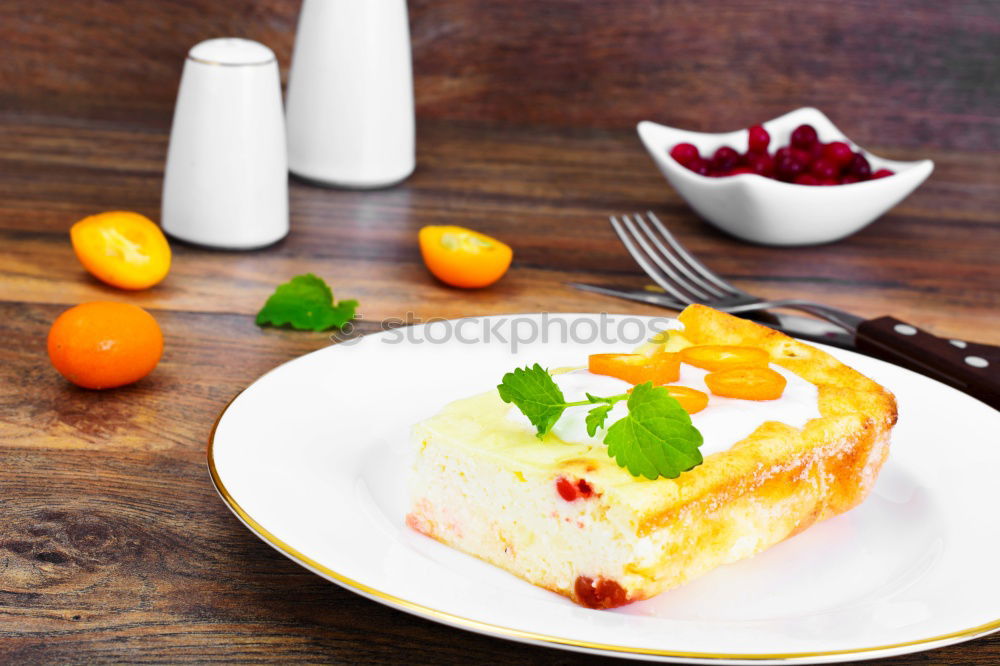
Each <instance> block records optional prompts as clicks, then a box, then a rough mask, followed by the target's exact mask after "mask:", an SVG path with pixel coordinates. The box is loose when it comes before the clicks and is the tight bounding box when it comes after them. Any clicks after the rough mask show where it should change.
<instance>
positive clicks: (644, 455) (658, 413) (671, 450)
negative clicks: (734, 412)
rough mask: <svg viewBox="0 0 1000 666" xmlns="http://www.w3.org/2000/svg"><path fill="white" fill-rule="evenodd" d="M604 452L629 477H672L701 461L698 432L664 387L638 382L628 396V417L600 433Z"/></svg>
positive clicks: (700, 438) (700, 439) (688, 416)
mask: <svg viewBox="0 0 1000 666" xmlns="http://www.w3.org/2000/svg"><path fill="white" fill-rule="evenodd" d="M604 443H605V444H607V446H608V455H609V456H611V457H612V458H614V459H615V462H617V463H618V465H619V466H620V467H624V468H625V469H627V470H628V471H629V473H630V474H631V475H632V476H644V477H646V478H647V479H656V478H658V477H660V476H663V477H666V478H668V479H674V478H677V477H678V476H680V473H681V472H686V471H688V470H689V469H692V468H694V467H697V466H698V465H700V464H701V463H702V456H701V451H699V450H698V447H700V446H701V444H702V437H701V433H700V432H698V429H697V428H695V427H694V426H693V425H691V417H690V415H688V413H687V412H686V411H684V408H683V407H681V406H680V403H678V402H677V400H675V399H674V398H672V397H671V396H670V393H668V392H667V389H665V388H662V387H659V386H657V387H654V386H653V384H652V383H651V382H646V383H645V384H639V385H638V386H636V387H635V388H634V389H632V393H631V395H630V396H629V398H628V416H626V417H624V418H622V419H620V420H618V421H616V422H615V423H613V424H612V425H611V427H610V428H608V432H607V434H606V435H605V436H604Z"/></svg>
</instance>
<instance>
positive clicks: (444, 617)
mask: <svg viewBox="0 0 1000 666" xmlns="http://www.w3.org/2000/svg"><path fill="white" fill-rule="evenodd" d="M258 380H259V378H258ZM241 393H243V391H240V392H239V393H237V394H236V395H235V396H233V398H232V400H230V401H229V402H228V403H227V404H226V406H225V407H223V408H222V411H221V412H219V416H218V417H217V418H216V419H215V423H213V424H212V430H211V431H210V432H209V434H208V448H207V454H208V470H209V473H210V474H211V475H212V482H213V483H214V484H215V489H216V490H217V491H218V493H219V495H220V496H221V497H222V500H223V501H224V502H225V503H226V505H227V506H228V507H229V510H230V511H232V512H233V513H234V514H236V517H237V518H239V519H240V521H242V522H243V524H244V525H246V526H247V527H248V528H250V531H252V532H253V533H254V534H256V535H257V536H258V537H259V538H260V539H262V540H264V542H266V543H267V544H268V545H270V546H271V547H272V548H274V549H275V550H277V551H278V552H280V553H281V554H283V555H284V556H285V557H287V558H288V559H290V560H292V561H293V562H296V563H297V564H299V565H301V566H304V567H306V568H307V569H311V570H312V571H314V572H316V573H320V574H322V575H323V576H324V577H325V578H328V579H329V580H332V581H333V582H335V583H337V584H339V585H341V586H342V587H345V588H347V589H348V590H351V591H352V592H357V593H360V594H362V595H363V596H366V597H369V598H371V599H373V600H376V601H380V602H382V603H385V604H386V605H388V606H392V607H394V608H397V609H399V610H403V611H406V612H408V613H412V614H413V615H417V616H419V617H423V618H426V619H428V620H433V621H435V622H441V623H443V624H447V625H451V626H454V627H459V628H462V629H468V630H470V631H474V632H477V633H481V634H486V635H489V636H495V637H497V638H509V639H513V640H517V641H521V642H527V643H535V644H540V645H545V644H549V645H550V646H552V647H560V646H565V647H572V648H577V649H581V650H593V651H603V652H612V653H613V652H617V653H621V654H626V655H627V654H639V655H649V656H655V657H674V658H678V659H703V660H715V659H732V660H744V661H765V660H785V661H795V660H807V659H812V658H815V657H837V656H844V655H853V654H856V655H858V656H874V655H872V654H871V653H872V652H884V651H891V650H898V649H900V648H908V647H916V646H920V645H930V644H931V643H942V644H941V645H939V646H936V647H944V646H945V645H950V644H954V643H959V642H962V641H964V640H971V639H973V638H979V637H981V636H985V635H986V634H989V633H992V632H994V631H996V630H997V629H1000V619H997V620H993V621H992V622H987V623H986V624H981V625H979V626H977V627H972V628H969V629H962V630H960V631H953V632H951V633H947V634H941V635H940V636H932V637H930V638H921V639H918V640H915V641H906V642H903V643H891V644H889V645H878V646H874V647H862V648H850V649H846V650H828V651H820V652H779V653H775V654H761V653H751V654H739V653H718V654H717V653H713V652H682V651H676V650H657V649H651V648H637V647H630V646H628V645H611V644H607V643H592V642H590V641H578V640H573V639H570V638H560V637H559V636H549V635H548V634H540V633H536V632H533V631H523V630H521V629H511V628H510V627H502V626H500V625H496V624H490V623H488V622H480V621H478V620H472V619H469V618H467V617H462V616H460V615H453V614H452V613H448V612H446V611H441V610H438V609H436V608H431V607H430V606H424V605H423V604H418V603H414V602H412V601H407V600H406V599H403V598H400V597H397V596H394V595H392V594H388V593H387V592H383V591H381V590H378V589H376V588H374V587H371V586H370V585H366V584H365V583H362V582H360V581H356V580H354V579H352V578H348V577H347V576H345V575H343V574H340V573H337V572H336V571H334V570H333V569H330V568H329V567H327V566H324V565H323V564H320V563H319V562H317V561H316V560H314V559H312V558H310V557H308V556H306V555H303V554H302V553H300V552H299V551H298V550H296V549H295V548H293V547H292V546H290V545H288V544H287V543H285V542H284V541H282V540H281V539H279V538H278V537H276V536H275V535H274V534H272V533H271V532H270V531H268V529H267V528H265V527H264V526H263V525H261V524H260V523H259V522H257V521H256V520H254V518H253V517H252V516H251V515H250V514H249V513H247V511H246V510H245V509H244V508H243V507H242V506H240V504H239V502H237V501H236V498H234V497H233V496H232V495H231V494H230V493H229V491H228V490H227V489H226V485H225V484H224V483H223V482H222V478H221V477H220V476H219V471H218V470H217V469H216V467H215V458H214V457H213V455H212V448H213V446H214V444H215V431H216V430H217V429H218V427H219V423H220V422H221V421H222V417H223V416H225V414H226V412H227V411H228V410H229V407H230V406H232V404H233V403H234V402H236V399H237V398H239V397H240V394H241ZM917 651H918V650H911V652H917ZM884 656H891V655H884Z"/></svg>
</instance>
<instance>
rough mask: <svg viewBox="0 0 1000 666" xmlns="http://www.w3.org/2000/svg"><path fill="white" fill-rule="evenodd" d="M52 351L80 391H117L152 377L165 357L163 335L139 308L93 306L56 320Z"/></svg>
mask: <svg viewBox="0 0 1000 666" xmlns="http://www.w3.org/2000/svg"><path fill="white" fill-rule="evenodd" d="M48 351H49V358H50V359H51V360H52V365H53V366H55V368H56V370H58V371H59V373H60V374H61V375H62V376H63V377H65V378H66V379H68V380H69V381H71V382H73V383H74V384H76V385H77V386H82V387H83V388H89V389H107V388H114V387H116V386H123V385H125V384H131V383H132V382H134V381H138V380H139V379H142V378H143V377H145V376H146V375H148V374H149V373H150V372H152V371H153V368H155V367H156V364H157V363H158V362H159V361H160V356H161V355H162V354H163V334H162V333H161V332H160V326H159V325H158V324H157V323H156V320H155V319H153V316H152V315H151V314H149V313H148V312H146V311H145V310H143V309H142V308H140V307H139V306H137V305H131V304H128V303H111V302H107V301H95V302H93V303H83V304H81V305H77V306H76V307H72V308H70V309H69V310H66V311H65V312H63V313H62V314H61V315H59V317H57V318H56V320H55V322H53V324H52V328H51V329H49V337H48Z"/></svg>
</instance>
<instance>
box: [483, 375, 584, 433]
mask: <svg viewBox="0 0 1000 666" xmlns="http://www.w3.org/2000/svg"><path fill="white" fill-rule="evenodd" d="M497 391H498V392H499V393H500V399H501V400H503V401H504V402H512V403H514V405H515V406H516V407H517V408H518V409H520V410H521V412H522V413H523V414H524V415H525V416H527V417H528V420H529V421H531V424H532V425H533V426H535V429H536V430H537V431H538V432H537V435H538V438H539V439H541V438H542V437H544V436H545V435H546V434H547V433H548V432H549V431H550V430H551V429H552V426H553V425H555V423H556V421H558V420H559V417H560V416H562V413H563V411H564V410H565V409H566V407H567V403H566V398H565V397H563V393H562V391H560V390H559V387H558V386H557V385H556V383H555V382H554V381H552V376H551V375H549V372H548V370H546V369H545V368H543V367H542V366H540V365H538V364H537V363H536V364H535V365H533V366H532V367H530V368H529V367H524V368H517V369H515V370H514V371H513V372H508V373H507V374H506V375H504V376H503V381H501V382H500V384H499V385H498V386H497Z"/></svg>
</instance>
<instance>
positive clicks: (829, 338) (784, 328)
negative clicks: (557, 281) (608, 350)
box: [568, 282, 857, 350]
mask: <svg viewBox="0 0 1000 666" xmlns="http://www.w3.org/2000/svg"><path fill="white" fill-rule="evenodd" d="M568 284H569V286H571V287H573V288H574V289H579V290H580V291H588V292H592V293H596V294H603V295H604V296H614V297H615V298H623V299H625V300H629V301H636V302H639V303H646V304H648V305H653V306H656V307H661V308H667V309H670V310H677V311H680V310H683V309H684V308H685V307H687V304H686V303H680V302H678V301H675V300H673V299H672V298H670V297H669V296H666V295H665V294H658V293H656V292H651V291H645V290H643V289H622V288H617V287H610V286H603V285H596V284H586V283H583V282H570V283H568ZM733 316H735V317H740V318H742V319H749V320H751V321H755V322H757V323H759V324H763V325H764V326H768V327H770V328H774V329H777V330H779V331H781V332H782V333H787V334H788V335H792V336H795V337H797V338H803V339H805V340H811V341H813V342H822V343H824V344H828V345H833V346H834V347H840V348H841V349H850V350H856V349H857V346H856V345H855V343H854V336H853V335H851V334H850V333H848V332H847V331H845V330H844V329H842V328H840V327H839V326H837V325H836V324H832V323H830V322H827V321H823V320H820V319H812V318H810V317H801V316H798V315H791V314H785V313H783V312H774V311H770V310H769V311H764V310H755V311H752V312H740V313H736V314H734V315H733Z"/></svg>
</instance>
